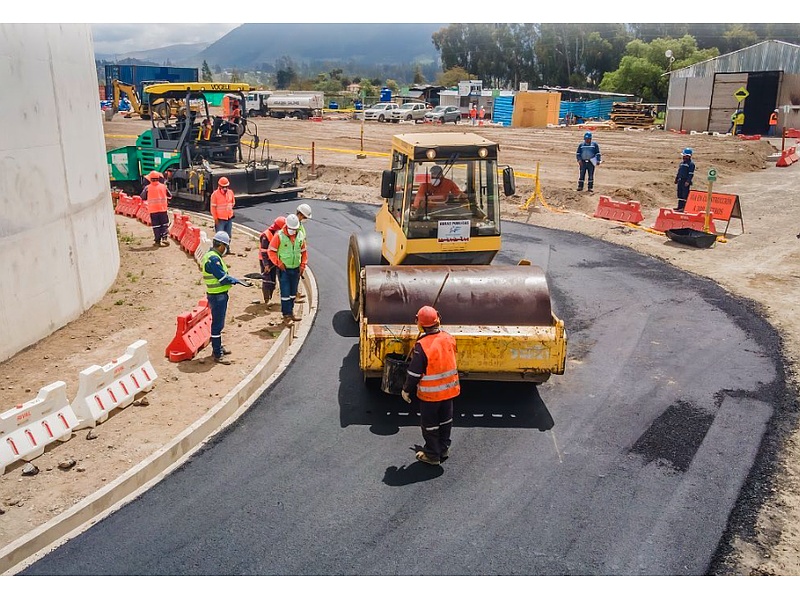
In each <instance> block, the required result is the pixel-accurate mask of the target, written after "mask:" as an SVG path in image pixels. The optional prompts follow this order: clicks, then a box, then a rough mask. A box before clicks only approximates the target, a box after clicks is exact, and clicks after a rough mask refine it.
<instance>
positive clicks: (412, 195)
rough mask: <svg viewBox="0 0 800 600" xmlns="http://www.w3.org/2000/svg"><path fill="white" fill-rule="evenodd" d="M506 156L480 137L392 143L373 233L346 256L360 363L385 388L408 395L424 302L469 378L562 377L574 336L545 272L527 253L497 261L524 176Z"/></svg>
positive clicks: (359, 237)
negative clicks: (506, 215)
mask: <svg viewBox="0 0 800 600" xmlns="http://www.w3.org/2000/svg"><path fill="white" fill-rule="evenodd" d="M498 152H499V145H498V144H497V143H495V142H492V141H490V140H488V139H486V138H484V137H482V136H480V135H477V134H475V133H447V132H446V133H421V134H416V133H415V134H400V135H396V136H394V137H393V139H392V155H391V159H390V162H391V164H390V168H389V169H387V170H385V171H384V172H383V174H382V179H381V197H382V198H384V200H385V201H384V203H383V205H382V206H381V208H380V210H379V211H378V213H377V215H376V218H375V231H374V232H362V233H354V234H352V235H351V236H350V243H349V247H348V252H347V278H348V282H347V283H348V285H347V288H348V296H349V302H350V310H351V312H352V315H353V318H354V319H355V320H356V321H357V322H358V324H359V366H360V368H361V371H362V374H363V375H364V378H365V380H366V379H369V378H380V379H381V389H382V390H383V391H384V392H387V393H390V394H398V393H399V392H400V388H401V387H402V379H403V378H404V373H405V371H404V366H407V358H408V357H409V355H410V352H411V349H412V348H413V346H414V343H415V342H416V340H417V337H418V329H417V327H416V325H415V322H414V320H415V315H416V312H417V311H418V310H419V308H420V307H422V306H424V305H432V306H434V307H435V308H436V309H437V310H438V311H439V313H440V314H441V322H442V327H443V328H444V329H445V330H446V331H448V332H449V333H450V334H452V335H453V336H454V337H455V338H456V342H457V346H458V368H459V374H460V376H461V378H462V379H475V380H489V381H492V380H494V381H520V382H522V381H529V382H533V383H543V382H545V381H547V380H548V379H549V378H550V375H551V374H558V375H560V374H563V373H564V366H565V364H566V355H567V335H566V331H565V328H564V322H563V321H562V320H561V319H559V318H558V317H557V316H556V315H555V313H554V312H553V311H552V308H551V304H550V291H549V288H548V285H547V280H546V278H545V274H544V272H543V270H542V269H541V268H540V267H538V266H536V265H533V264H531V263H530V261H528V260H525V259H523V260H520V261H519V264H518V265H515V266H500V265H493V264H491V263H492V260H493V259H494V257H495V255H496V254H497V253H498V251H499V250H500V245H501V232H500V226H501V224H500V198H501V193H502V194H504V195H505V196H509V195H512V194H514V193H515V181H514V171H513V169H512V168H511V167H510V166H504V167H500V166H499V165H498ZM498 172H500V173H502V176H501V177H498ZM443 181H444V182H445V183H442V182H443ZM442 186H444V187H442ZM437 190H439V192H438V195H437ZM441 190H447V191H448V194H447V197H442V193H441Z"/></svg>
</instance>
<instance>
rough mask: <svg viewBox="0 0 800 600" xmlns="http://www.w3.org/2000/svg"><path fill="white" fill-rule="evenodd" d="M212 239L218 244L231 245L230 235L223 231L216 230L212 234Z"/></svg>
mask: <svg viewBox="0 0 800 600" xmlns="http://www.w3.org/2000/svg"><path fill="white" fill-rule="evenodd" d="M214 241H215V242H219V243H220V244H225V245H226V246H230V245H231V236H229V235H228V234H227V233H225V232H224V231H218V232H217V233H215V234H214Z"/></svg>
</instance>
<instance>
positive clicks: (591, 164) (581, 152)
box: [575, 131, 603, 192]
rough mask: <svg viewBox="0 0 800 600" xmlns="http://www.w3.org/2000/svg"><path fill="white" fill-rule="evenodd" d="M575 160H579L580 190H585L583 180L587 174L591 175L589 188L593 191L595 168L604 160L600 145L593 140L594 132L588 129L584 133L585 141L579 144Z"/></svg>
mask: <svg viewBox="0 0 800 600" xmlns="http://www.w3.org/2000/svg"><path fill="white" fill-rule="evenodd" d="M575 160H577V161H578V167H580V172H579V173H578V191H579V192H582V191H583V182H584V180H585V179H586V176H587V175H588V176H589V185H588V187H587V190H588V191H589V192H591V191H592V188H593V187H594V168H595V166H596V165H599V164H600V163H601V162H602V160H603V159H602V157H601V156H600V146H599V145H598V144H597V142H595V141H592V132H591V131H587V132H586V133H584V134H583V142H581V143H580V144H578V150H577V151H576V152H575Z"/></svg>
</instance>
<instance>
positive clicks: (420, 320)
mask: <svg viewBox="0 0 800 600" xmlns="http://www.w3.org/2000/svg"><path fill="white" fill-rule="evenodd" d="M438 323H439V311H437V310H436V309H435V308H433V307H432V306H423V307H422V308H420V309H419V310H418V311H417V324H418V325H419V326H420V327H433V326H434V325H437V324H438Z"/></svg>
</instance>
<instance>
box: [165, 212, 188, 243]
mask: <svg viewBox="0 0 800 600" xmlns="http://www.w3.org/2000/svg"><path fill="white" fill-rule="evenodd" d="M188 223H189V215H184V214H183V213H181V212H180V211H177V210H176V211H175V212H174V213H173V215H172V225H170V227H169V236H170V237H171V238H172V239H173V240H175V241H176V242H180V241H181V238H182V237H183V234H184V233H186V225H187V224H188Z"/></svg>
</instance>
